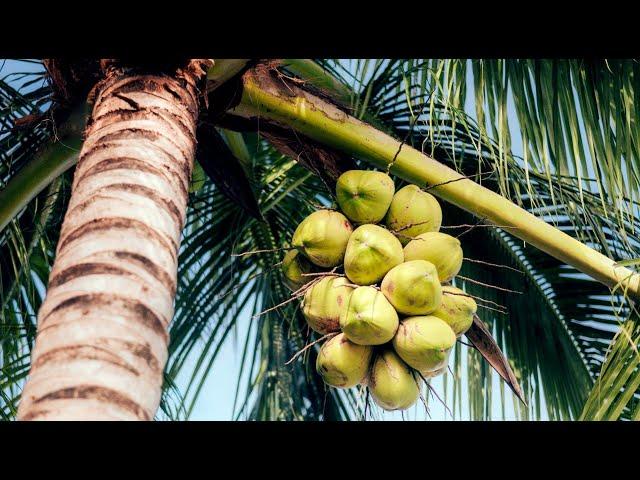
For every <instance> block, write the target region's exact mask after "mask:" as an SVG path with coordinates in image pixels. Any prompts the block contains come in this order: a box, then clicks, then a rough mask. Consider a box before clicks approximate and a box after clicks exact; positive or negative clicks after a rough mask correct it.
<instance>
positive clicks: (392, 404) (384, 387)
mask: <svg viewBox="0 0 640 480" xmlns="http://www.w3.org/2000/svg"><path fill="white" fill-rule="evenodd" d="M367 386H368V388H369V392H370V393H371V397H372V398H373V400H374V401H375V402H376V404H378V405H379V406H380V407H381V408H383V409H385V410H405V409H407V408H409V407H410V406H412V405H413V404H414V403H416V401H417V400H418V398H419V397H420V388H419V387H418V383H417V380H416V378H415V377H414V374H413V372H412V371H411V369H410V368H409V367H408V366H407V364H406V363H404V362H403V361H402V359H400V357H398V355H396V353H395V352H394V351H393V349H391V348H386V349H384V350H383V351H382V352H380V353H379V354H378V355H377V357H376V358H375V360H374V361H373V365H372V367H371V372H370V373H369V377H368V380H367Z"/></svg>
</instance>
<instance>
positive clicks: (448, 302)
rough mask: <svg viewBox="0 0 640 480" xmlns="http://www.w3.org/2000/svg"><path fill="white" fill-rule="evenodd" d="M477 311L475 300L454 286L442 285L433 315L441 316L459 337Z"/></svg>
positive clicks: (471, 321)
mask: <svg viewBox="0 0 640 480" xmlns="http://www.w3.org/2000/svg"><path fill="white" fill-rule="evenodd" d="M477 311H478V305H477V304H476V301H475V300H474V299H473V298H471V297H469V296H468V295H467V294H466V293H465V292H464V291H462V290H460V289H459V288H456V287H451V286H448V285H447V286H444V287H442V301H441V302H440V306H439V307H438V308H437V310H436V311H435V312H433V315H435V316H436V317H438V318H441V319H442V320H444V321H445V322H447V324H448V325H449V326H450V327H451V329H452V330H453V331H454V333H455V334H456V335H457V336H458V337H459V336H460V335H462V334H463V333H465V332H466V331H467V330H469V328H470V327H471V325H472V324H473V316H474V315H475V313H476V312H477Z"/></svg>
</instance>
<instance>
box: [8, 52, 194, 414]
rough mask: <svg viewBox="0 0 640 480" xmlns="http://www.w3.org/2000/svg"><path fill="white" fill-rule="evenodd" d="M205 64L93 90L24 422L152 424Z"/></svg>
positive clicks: (115, 78)
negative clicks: (131, 422) (92, 100)
mask: <svg viewBox="0 0 640 480" xmlns="http://www.w3.org/2000/svg"><path fill="white" fill-rule="evenodd" d="M202 66H204V63H203V62H197V61H192V62H191V63H190V68H188V69H184V70H180V71H178V73H177V74H176V75H175V76H174V77H172V76H167V75H128V76H127V75H123V74H120V75H119V74H112V75H111V76H108V77H107V79H105V80H104V81H103V82H101V84H99V85H98V86H97V87H96V94H95V103H94V106H93V114H92V118H91V120H90V123H89V125H88V127H87V130H86V133H85V136H86V140H85V142H84V145H83V147H82V150H81V153H80V158H79V162H78V166H77V168H76V171H75V176H74V182H73V189H72V195H71V199H70V203H69V207H68V210H67V213H66V216H65V219H64V223H63V225H62V230H61V233H60V240H59V243H58V248H57V254H56V259H55V263H54V265H53V269H52V271H51V275H50V277H49V286H48V291H47V296H46V299H45V301H44V303H43V305H42V307H41V309H40V311H39V312H38V334H37V338H36V343H35V347H34V349H33V353H32V364H31V372H30V375H29V378H28V381H27V383H26V386H25V388H24V391H23V394H22V400H21V402H20V407H19V410H18V418H19V419H21V420H36V419H37V420H151V419H153V417H154V415H155V412H156V410H157V408H158V405H159V401H160V394H161V386H162V380H163V375H162V372H163V368H164V365H165V362H166V359H167V342H168V329H167V327H168V325H169V322H170V321H171V318H172V316H173V301H174V295H175V290H176V273H177V256H178V247H179V244H180V235H181V230H182V227H183V223H184V219H185V210H186V206H187V197H188V188H189V182H190V178H191V169H192V166H193V158H194V154H195V146H196V138H195V131H196V119H197V116H198V89H197V85H196V81H197V79H198V78H199V77H200V76H201V75H202V74H203V73H204V71H203V70H202V68H201V67H202Z"/></svg>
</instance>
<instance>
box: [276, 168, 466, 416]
mask: <svg viewBox="0 0 640 480" xmlns="http://www.w3.org/2000/svg"><path fill="white" fill-rule="evenodd" d="M336 198H337V203H338V205H339V207H340V211H337V210H332V209H323V210H318V211H316V212H314V213H312V214H311V215H309V216H308V217H307V218H305V219H304V220H303V221H302V222H301V223H300V225H299V226H298V227H297V229H296V231H295V233H294V235H293V239H292V242H291V244H292V249H291V250H289V251H288V252H287V254H286V255H285V257H284V260H283V263H282V268H283V273H284V277H285V279H286V283H287V285H288V286H289V288H291V289H292V290H294V291H295V292H296V295H298V296H300V297H302V298H303V300H302V312H303V315H304V317H305V318H306V320H307V322H308V324H309V326H310V327H311V329H313V330H314V331H316V332H318V333H319V334H322V335H323V336H326V337H328V339H327V340H326V341H325V343H324V344H322V346H321V348H320V351H319V353H318V357H317V362H316V370H317V372H318V374H320V375H321V376H322V378H323V380H324V382H325V383H326V384H328V385H330V386H333V387H337V388H350V387H354V386H356V385H364V386H366V387H367V388H368V389H369V392H370V394H371V397H372V398H373V400H374V401H375V402H376V404H378V405H379V406H380V407H382V408H383V409H385V410H404V409H407V408H409V407H410V406H412V405H413V404H414V403H415V402H416V401H417V400H418V398H419V397H420V390H421V388H420V385H422V383H421V380H424V379H427V378H431V377H435V376H437V375H439V374H441V373H443V372H445V370H446V369H447V364H448V360H449V353H450V352H451V350H452V348H453V347H454V345H455V342H456V339H457V337H459V336H460V335H462V334H463V333H465V332H466V331H467V330H468V329H469V327H470V326H471V324H472V323H473V316H474V314H475V312H476V309H477V305H476V303H475V301H474V300H473V298H471V297H470V296H468V295H466V294H465V293H464V292H463V291H462V290H459V289H457V288H455V287H453V286H451V285H450V282H451V280H452V279H453V277H454V276H455V275H457V273H458V272H459V270H460V267H461V265H462V259H463V253H462V248H461V246H460V242H459V240H458V239H456V238H454V237H452V236H450V235H447V234H445V233H442V232H439V230H440V226H441V223H442V210H441V208H440V205H439V203H438V201H437V200H436V199H435V197H433V196H432V195H431V194H429V193H428V192H426V191H424V190H422V189H420V188H419V187H417V186H415V185H407V186H405V187H403V188H401V189H400V190H398V191H397V192H396V191H395V185H394V183H393V180H392V179H391V177H389V176H388V175H386V174H385V173H382V172H378V171H364V170H350V171H348V172H345V173H344V174H342V175H341V176H340V178H339V179H338V182H337V186H336ZM331 334H333V335H331ZM329 337H330V338H329Z"/></svg>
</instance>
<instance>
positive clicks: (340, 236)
mask: <svg viewBox="0 0 640 480" xmlns="http://www.w3.org/2000/svg"><path fill="white" fill-rule="evenodd" d="M352 232H353V227H352V226H351V223H349V220H348V219H347V217H345V216H344V215H343V214H341V213H340V212H335V211H333V210H318V211H317V212H313V213H312V214H311V215H309V216H308V217H307V218H305V219H304V220H303V221H302V222H301V223H300V225H298V228H296V231H295V232H294V234H293V239H292V241H291V244H292V245H293V246H294V247H296V248H297V249H298V250H300V252H302V253H303V254H304V255H305V256H306V257H307V258H308V259H309V260H310V261H311V262H312V263H313V264H315V265H318V266H320V267H335V266H337V265H340V264H341V263H342V260H343V258H344V252H345V250H346V248H347V242H348V241H349V237H350V236H351V233H352Z"/></svg>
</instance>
